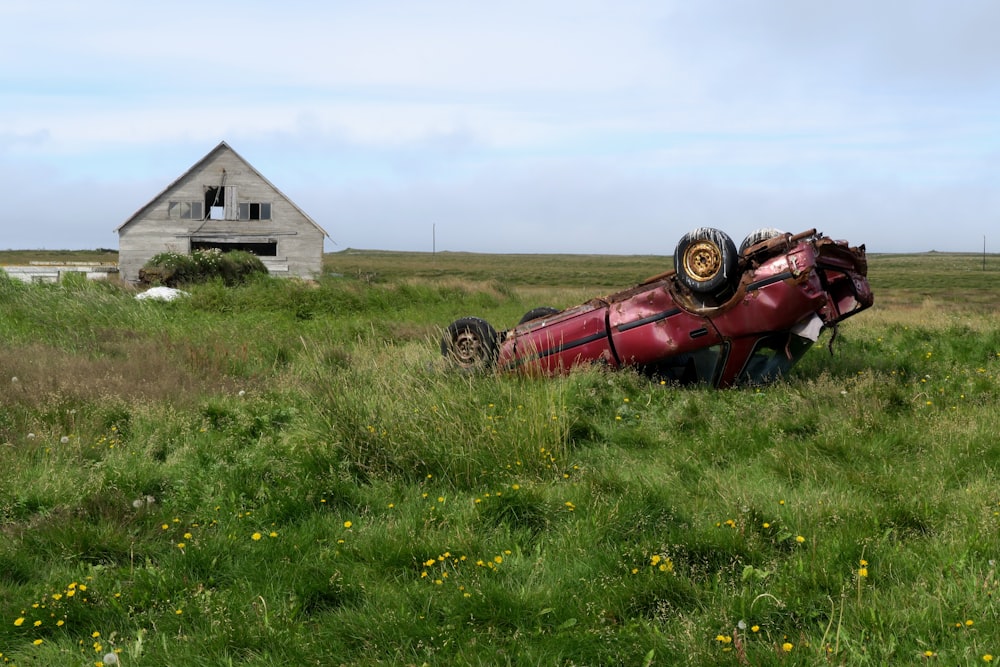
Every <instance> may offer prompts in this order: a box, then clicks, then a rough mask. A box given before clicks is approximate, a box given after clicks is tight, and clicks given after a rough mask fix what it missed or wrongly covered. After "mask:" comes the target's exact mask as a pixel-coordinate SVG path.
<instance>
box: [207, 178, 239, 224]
mask: <svg viewBox="0 0 1000 667" xmlns="http://www.w3.org/2000/svg"><path fill="white" fill-rule="evenodd" d="M233 194H234V193H233V188H232V186H226V185H220V186H208V187H206V188H205V210H206V211H208V219H209V220H232V219H233V218H234V217H235V216H234V214H235V211H231V210H230V209H229V208H228V207H230V206H232V200H233Z"/></svg>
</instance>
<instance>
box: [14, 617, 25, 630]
mask: <svg viewBox="0 0 1000 667" xmlns="http://www.w3.org/2000/svg"><path fill="white" fill-rule="evenodd" d="M23 623H24V616H21V617H19V618H15V619H14V625H15V626H17V627H21V625H22V624H23Z"/></svg>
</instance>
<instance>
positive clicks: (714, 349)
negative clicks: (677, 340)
mask: <svg viewBox="0 0 1000 667" xmlns="http://www.w3.org/2000/svg"><path fill="white" fill-rule="evenodd" d="M727 351H728V349H727V347H726V346H724V345H712V346H711V347H705V348H702V349H700V350H694V351H693V352H685V353H683V354H677V355H674V356H672V357H668V358H666V359H664V360H663V361H660V362H658V363H655V364H650V365H648V366H645V367H644V368H643V371H644V372H646V373H647V374H649V375H651V376H653V377H655V378H657V379H660V380H664V381H666V382H669V383H671V384H679V385H698V384H701V385H714V384H715V381H716V378H717V377H718V375H719V372H720V371H721V370H722V366H723V363H724V362H725V360H726V352H727Z"/></svg>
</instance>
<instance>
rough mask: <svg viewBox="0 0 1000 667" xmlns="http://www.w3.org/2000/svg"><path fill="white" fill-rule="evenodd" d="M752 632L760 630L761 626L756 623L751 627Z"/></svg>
mask: <svg viewBox="0 0 1000 667" xmlns="http://www.w3.org/2000/svg"><path fill="white" fill-rule="evenodd" d="M750 632H760V626H759V625H754V626H752V627H751V628H750Z"/></svg>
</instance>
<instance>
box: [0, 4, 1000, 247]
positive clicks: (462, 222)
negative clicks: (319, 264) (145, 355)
mask: <svg viewBox="0 0 1000 667" xmlns="http://www.w3.org/2000/svg"><path fill="white" fill-rule="evenodd" d="M0 25H2V26H3V35H4V37H3V39H2V40H0V192H2V195H3V197H2V199H3V204H4V206H3V221H2V223H0V249H6V248H11V249H33V248H50V249H62V248H67V249H82V248H98V247H101V248H117V247H118V239H117V236H116V235H115V233H114V229H115V228H116V227H118V226H119V225H120V224H121V223H122V222H124V221H125V220H126V219H127V218H129V217H130V216H131V215H132V214H133V213H134V212H135V211H137V210H138V209H139V208H141V207H142V206H144V205H145V204H146V203H147V202H149V201H150V200H151V199H152V198H153V197H154V196H156V195H157V194H159V193H160V192H161V191H162V190H163V189H164V188H165V187H167V185H169V184H170V183H171V182H172V181H173V180H174V179H175V178H177V177H178V176H180V175H181V174H182V173H183V172H185V171H186V170H187V169H188V168H190V167H191V166H192V165H194V164H195V163H196V162H197V161H199V160H200V159H201V158H202V157H204V156H205V155H206V154H207V153H208V152H209V151H211V150H212V149H213V148H214V147H215V146H216V145H217V144H218V143H219V142H220V141H226V142H227V143H228V144H229V145H230V146H231V147H232V148H233V149H235V150H236V151H237V152H238V153H239V154H240V155H242V156H243V157H244V158H245V159H246V160H247V161H248V162H250V164H252V165H253V166H254V167H256V168H257V170H258V171H260V172H261V173H262V174H263V175H264V176H265V177H267V178H268V179H269V180H270V181H271V182H272V183H274V184H275V185H276V186H277V187H278V188H279V189H280V190H282V192H284V193H285V194H286V195H287V196H288V197H289V198H290V199H292V201H294V202H295V203H296V204H298V205H299V206H300V207H301V208H302V209H303V210H305V211H306V212H307V213H308V214H309V215H310V216H311V217H312V218H313V219H314V220H315V221H316V222H317V223H318V224H319V225H321V226H322V227H323V228H324V229H326V230H327V232H329V234H330V236H331V240H330V241H328V242H327V250H341V249H344V248H348V247H350V248H372V249H388V250H425V251H430V250H432V249H436V250H439V251H440V250H454V251H473V252H524V253H549V252H557V253H571V252H581V253H614V254H633V253H641V254H647V253H651V254H665V255H667V254H671V253H672V252H673V248H674V245H675V243H676V241H677V239H678V238H679V237H680V236H681V235H682V234H683V233H684V232H686V231H688V230H689V229H692V228H695V227H700V226H711V227H717V228H719V229H722V230H724V231H726V232H728V233H729V234H730V235H731V236H732V237H733V238H734V239H735V241H736V243H737V244H739V242H740V240H741V239H742V237H743V236H744V235H745V234H747V233H748V232H750V231H751V230H753V229H755V228H757V227H764V226H768V227H779V228H781V229H784V230H786V231H792V232H798V231H803V230H805V229H809V228H812V227H816V228H819V229H820V230H821V231H824V232H826V233H828V234H829V235H831V236H834V237H836V238H846V239H848V240H850V241H851V242H852V243H855V244H859V243H865V244H867V246H868V250H869V251H870V252H908V251H926V250H942V251H945V250H949V251H973V252H975V251H981V250H982V248H983V242H984V237H985V238H986V242H987V248H988V250H989V251H990V252H1000V224H998V222H1000V36H998V35H1000V2H997V1H996V0H954V1H953V2H943V1H939V0H878V1H876V2H872V1H871V0H864V1H860V0H840V1H838V2H819V1H811V0H773V1H766V0H762V1H753V2H751V1H743V0H697V1H691V0H649V1H645V0H614V1H610V0H609V1H606V2H605V1H604V0H530V1H521V0H508V1H507V2H488V3H487V2H481V1H477V0H471V1H470V0H431V1H426V2H425V1H421V0H365V1H364V2H359V1H347V0H330V1H329V2H314V1H313V0H285V1H284V2H280V3H278V2H265V1H262V0H242V1H241V2H210V1H204V0H202V1H199V2H191V1H188V0H179V1H175V2H171V3H166V4H164V3H141V2H139V3H137V2H118V1H116V0H91V1H88V2H79V1H78V0H69V1H66V2H60V1H48V0H4V1H3V2H2V3H0Z"/></svg>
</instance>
